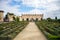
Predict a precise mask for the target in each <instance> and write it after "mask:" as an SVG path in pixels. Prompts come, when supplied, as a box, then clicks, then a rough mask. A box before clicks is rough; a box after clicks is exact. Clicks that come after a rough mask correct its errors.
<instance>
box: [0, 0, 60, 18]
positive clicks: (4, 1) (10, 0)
mask: <svg viewBox="0 0 60 40" xmlns="http://www.w3.org/2000/svg"><path fill="white" fill-rule="evenodd" d="M0 10H3V11H4V15H6V14H7V12H10V13H14V14H15V15H16V16H21V14H44V18H48V17H51V18H55V17H56V16H57V17H58V18H60V0H0Z"/></svg>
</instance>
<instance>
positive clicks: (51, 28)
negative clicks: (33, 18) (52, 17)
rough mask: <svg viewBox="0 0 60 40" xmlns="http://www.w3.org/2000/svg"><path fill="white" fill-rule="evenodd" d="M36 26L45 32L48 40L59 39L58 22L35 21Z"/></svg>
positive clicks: (59, 24) (59, 27)
mask: <svg viewBox="0 0 60 40" xmlns="http://www.w3.org/2000/svg"><path fill="white" fill-rule="evenodd" d="M36 25H37V26H38V28H39V29H40V30H41V31H42V32H43V33H44V34H45V36H46V37H47V39H48V40H60V23H59V22H48V21H39V22H36Z"/></svg>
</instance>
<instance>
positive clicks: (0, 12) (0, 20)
mask: <svg viewBox="0 0 60 40" xmlns="http://www.w3.org/2000/svg"><path fill="white" fill-rule="evenodd" d="M3 13H4V11H2V10H0V22H3V17H4V15H3Z"/></svg>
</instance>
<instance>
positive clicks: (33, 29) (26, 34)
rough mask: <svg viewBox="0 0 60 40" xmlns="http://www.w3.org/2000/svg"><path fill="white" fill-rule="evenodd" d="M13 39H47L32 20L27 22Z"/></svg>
mask: <svg viewBox="0 0 60 40" xmlns="http://www.w3.org/2000/svg"><path fill="white" fill-rule="evenodd" d="M14 40H47V39H46V37H45V36H44V35H43V33H42V32H41V31H40V30H39V29H38V27H37V26H36V24H35V23H34V22H29V24H28V25H27V27H26V28H25V29H24V30H23V31H22V32H20V33H19V34H18V35H17V36H16V38H15V39H14Z"/></svg>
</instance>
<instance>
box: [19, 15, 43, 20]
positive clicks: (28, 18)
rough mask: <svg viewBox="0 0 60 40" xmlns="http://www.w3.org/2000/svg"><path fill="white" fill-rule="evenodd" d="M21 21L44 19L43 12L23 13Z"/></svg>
mask: <svg viewBox="0 0 60 40" xmlns="http://www.w3.org/2000/svg"><path fill="white" fill-rule="evenodd" d="M19 19H20V21H39V20H42V19H43V14H22V16H20V17H19Z"/></svg>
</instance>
